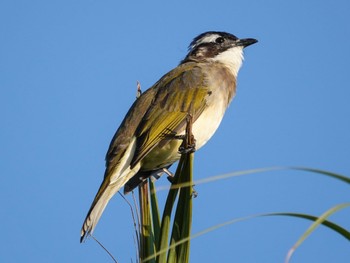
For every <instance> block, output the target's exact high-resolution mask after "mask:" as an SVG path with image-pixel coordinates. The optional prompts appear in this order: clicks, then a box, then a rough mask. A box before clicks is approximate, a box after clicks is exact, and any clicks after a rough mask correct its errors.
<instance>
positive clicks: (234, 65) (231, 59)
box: [212, 47, 243, 77]
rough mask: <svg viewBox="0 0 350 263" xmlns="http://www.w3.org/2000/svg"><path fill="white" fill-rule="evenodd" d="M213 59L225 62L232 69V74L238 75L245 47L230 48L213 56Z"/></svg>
mask: <svg viewBox="0 0 350 263" xmlns="http://www.w3.org/2000/svg"><path fill="white" fill-rule="evenodd" d="M212 60H213V61H217V62H221V63H223V64H225V65H226V66H227V67H228V68H229V69H230V70H231V72H232V74H233V75H235V76H236V77H237V74H238V71H239V69H240V67H241V66H242V61H243V47H233V48H230V49H228V50H226V51H225V52H222V53H221V54H219V55H217V56H216V57H214V58H212Z"/></svg>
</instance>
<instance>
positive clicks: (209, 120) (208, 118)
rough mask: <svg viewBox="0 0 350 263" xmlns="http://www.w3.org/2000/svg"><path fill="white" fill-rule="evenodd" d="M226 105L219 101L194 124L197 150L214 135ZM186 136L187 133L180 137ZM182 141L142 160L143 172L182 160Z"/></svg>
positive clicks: (193, 131) (165, 146) (207, 109)
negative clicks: (180, 150)
mask: <svg viewBox="0 0 350 263" xmlns="http://www.w3.org/2000/svg"><path fill="white" fill-rule="evenodd" d="M225 110H226V105H225V104H224V102H223V101H221V100H220V101H219V103H217V104H216V105H215V106H211V107H208V108H206V109H205V110H204V111H203V112H202V114H201V116H200V117H199V118H198V119H197V120H196V121H195V122H194V123H193V127H192V133H193V135H194V138H195V140H196V150H198V149H200V148H201V147H202V146H203V145H204V144H206V143H207V141H208V140H209V139H210V138H211V137H212V136H213V135H214V133H215V131H216V130H217V128H218V127H219V125H220V122H221V120H222V118H223V116H224V113H225ZM183 134H185V131H183V132H180V133H179V135H183ZM181 143H182V141H181V140H179V139H175V140H170V141H169V142H168V143H166V144H165V145H163V146H162V147H158V146H157V147H155V148H154V149H153V150H152V151H151V152H150V153H149V154H147V156H145V158H144V159H143V160H142V165H141V170H143V171H149V170H155V169H157V168H163V167H166V166H169V165H171V164H172V163H174V162H176V161H178V160H179V159H180V156H181V155H180V153H179V147H180V145H181Z"/></svg>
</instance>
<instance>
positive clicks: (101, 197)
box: [80, 138, 141, 243]
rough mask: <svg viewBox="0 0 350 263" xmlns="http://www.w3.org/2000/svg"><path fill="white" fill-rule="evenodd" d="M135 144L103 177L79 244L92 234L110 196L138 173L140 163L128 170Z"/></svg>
mask: <svg viewBox="0 0 350 263" xmlns="http://www.w3.org/2000/svg"><path fill="white" fill-rule="evenodd" d="M135 142H136V139H135V138H133V139H132V141H131V142H130V144H129V146H128V148H127V150H126V151H125V153H124V156H123V157H122V159H121V160H120V162H119V163H118V165H117V166H116V167H115V169H114V170H113V171H111V172H110V173H108V175H107V176H105V178H104V180H103V182H102V184H101V186H100V189H99V190H98V192H97V194H96V196H95V199H94V201H93V202H92V205H91V207H90V210H89V212H88V214H87V216H86V218H85V221H84V223H83V226H82V228H81V232H80V243H81V242H83V241H84V240H85V239H86V238H87V236H88V235H91V234H92V233H93V231H94V229H95V227H96V225H97V223H98V221H99V219H100V217H101V215H102V213H103V211H104V210H105V208H106V206H107V204H108V202H109V200H110V199H111V198H112V196H113V195H115V194H116V193H117V192H118V191H119V189H120V188H122V187H123V186H124V185H125V183H126V182H127V181H128V180H129V179H130V178H131V177H133V176H134V175H135V174H136V173H137V172H138V171H139V169H140V166H141V165H140V163H138V164H136V165H135V166H134V167H133V168H132V169H130V162H131V160H132V158H133V155H134V152H135V145H136V144H135Z"/></svg>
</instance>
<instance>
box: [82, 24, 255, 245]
mask: <svg viewBox="0 0 350 263" xmlns="http://www.w3.org/2000/svg"><path fill="white" fill-rule="evenodd" d="M256 42H257V40H256V39H253V38H246V39H239V38H237V37H236V36H234V35H232V34H229V33H225V32H215V31H210V32H205V33H203V34H200V35H199V36H197V37H196V38H194V39H193V41H192V42H191V44H190V46H189V52H188V54H187V56H186V57H185V58H184V59H183V60H182V61H181V62H180V64H179V65H178V66H177V67H176V68H174V69H173V70H171V71H170V72H168V73H167V74H165V75H164V76H163V77H162V78H161V79H160V80H158V82H157V83H155V84H154V85H153V86H152V87H151V88H149V89H148V90H146V91H145V92H144V93H142V94H141V95H140V97H139V98H138V99H136V100H135V102H134V104H133V105H132V106H131V108H130V109H129V111H128V113H127V114H126V116H125V118H124V120H123V122H122V123H121V125H120V127H119V129H118V130H117V132H116V133H115V135H114V137H113V139H112V141H111V143H110V146H109V149H108V152H107V154H106V171H105V174H104V179H103V182H102V184H101V186H100V188H99V190H98V192H97V194H96V196H95V199H94V201H93V202H92V205H91V207H90V210H89V212H88V214H87V216H86V218H85V221H84V224H83V226H82V229H81V239H80V242H82V241H84V240H85V238H86V237H87V236H88V235H89V234H92V232H93V231H94V229H95V227H96V224H97V222H98V220H99V219H100V217H101V215H102V213H103V211H104V209H105V208H106V205H107V203H108V202H109V200H110V199H111V198H112V196H113V195H114V194H116V193H117V192H118V191H119V190H120V189H121V188H122V187H123V186H125V187H124V193H127V192H129V191H131V190H132V189H133V188H135V187H136V186H138V184H140V183H141V182H142V180H144V179H145V178H147V177H149V176H150V175H152V174H154V173H159V172H161V171H162V170H163V168H168V167H170V166H171V165H172V164H173V163H174V162H176V161H177V160H179V159H180V153H179V151H178V149H179V146H180V145H181V140H179V139H178V138H179V135H184V133H185V128H186V118H187V116H188V115H189V114H190V115H191V116H192V119H193V126H192V133H193V135H194V138H195V140H196V149H199V148H201V147H202V146H203V145H204V144H205V143H206V142H207V141H208V140H209V139H210V138H211V137H212V135H213V134H214V132H215V131H216V129H217V128H218V126H219V124H220V122H221V120H222V118H223V116H224V113H225V111H226V109H227V107H228V105H229V104H230V102H231V100H232V98H233V97H234V96H235V93H236V78H237V74H238V70H239V69H240V67H241V65H242V61H243V49H244V48H245V47H247V46H249V45H251V44H254V43H256Z"/></svg>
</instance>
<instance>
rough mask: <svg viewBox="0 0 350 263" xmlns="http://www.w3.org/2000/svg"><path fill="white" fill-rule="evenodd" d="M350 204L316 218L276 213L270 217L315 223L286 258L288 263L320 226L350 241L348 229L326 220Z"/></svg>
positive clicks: (333, 208) (335, 208) (336, 207)
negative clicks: (295, 218)
mask: <svg viewBox="0 0 350 263" xmlns="http://www.w3.org/2000/svg"><path fill="white" fill-rule="evenodd" d="M349 206H350V203H344V204H339V205H336V206H334V207H332V208H331V209H329V210H327V211H326V212H325V213H324V214H322V215H321V216H320V217H314V216H310V215H305V214H296V213H274V214H270V215H283V216H293V217H300V218H304V219H308V220H312V221H314V223H313V224H312V225H311V226H310V227H309V228H308V229H307V230H306V231H305V232H304V234H303V235H302V236H301V237H300V238H299V240H298V241H297V242H296V243H295V244H294V245H293V247H292V248H291V249H290V250H289V252H288V254H287V257H286V263H288V262H289V261H290V259H291V257H292V255H293V253H294V252H295V250H296V249H297V248H298V247H299V246H300V245H301V244H302V243H303V242H304V241H305V239H306V238H307V237H308V236H309V235H310V234H311V233H312V232H313V231H315V229H316V228H317V227H318V226H319V225H321V224H322V225H325V226H327V227H328V228H330V229H332V230H334V231H335V232H337V233H339V234H340V235H342V236H343V237H345V238H346V239H347V240H349V241H350V233H349V231H347V230H346V229H344V228H342V227H341V226H338V225H336V224H334V223H332V222H330V221H327V220H326V219H327V218H328V217H330V216H331V215H332V214H334V213H336V212H338V211H339V210H341V209H344V208H346V207H349Z"/></svg>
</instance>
